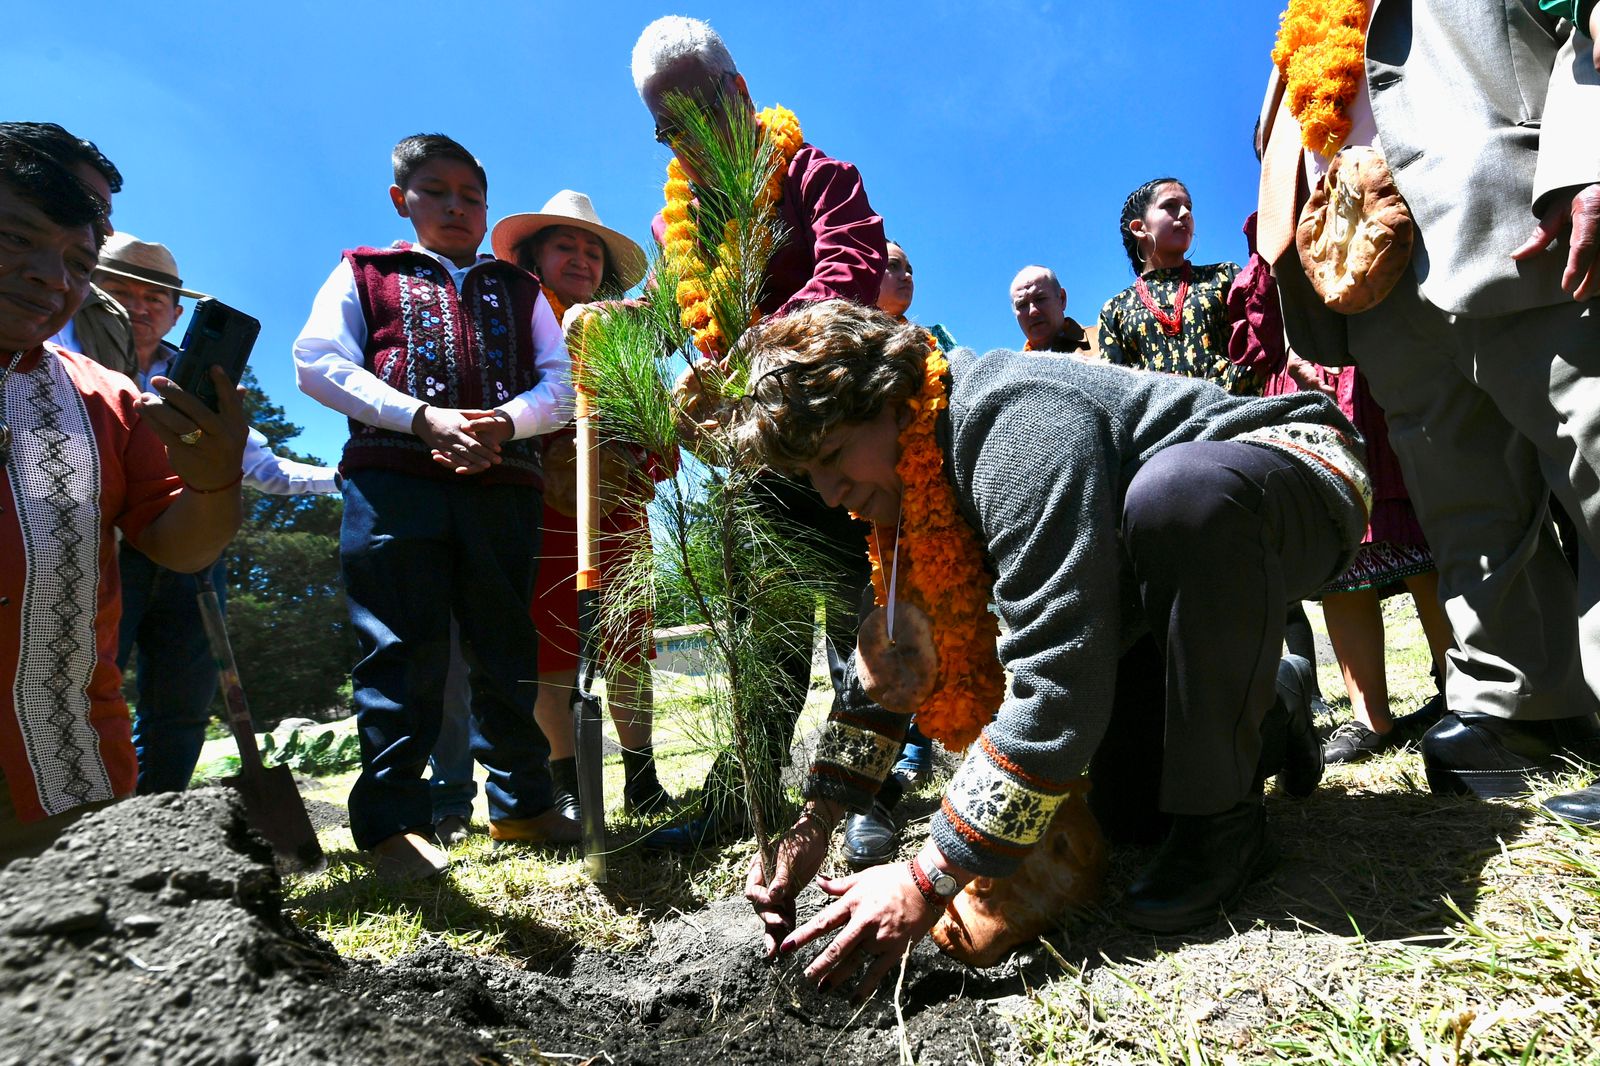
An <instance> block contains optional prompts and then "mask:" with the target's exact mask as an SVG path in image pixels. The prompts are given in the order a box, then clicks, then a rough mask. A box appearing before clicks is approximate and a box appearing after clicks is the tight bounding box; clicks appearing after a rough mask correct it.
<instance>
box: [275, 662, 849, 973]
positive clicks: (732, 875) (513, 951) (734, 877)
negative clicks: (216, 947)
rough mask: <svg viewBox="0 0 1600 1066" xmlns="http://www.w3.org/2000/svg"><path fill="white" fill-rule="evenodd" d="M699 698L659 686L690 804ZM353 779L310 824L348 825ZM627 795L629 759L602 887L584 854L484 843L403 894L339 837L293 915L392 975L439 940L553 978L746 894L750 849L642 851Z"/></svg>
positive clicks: (479, 813) (611, 789)
mask: <svg viewBox="0 0 1600 1066" xmlns="http://www.w3.org/2000/svg"><path fill="white" fill-rule="evenodd" d="M825 688H826V682H825V681H822V682H820V683H819V685H818V686H814V688H813V693H812V698H811V699H810V701H809V702H808V705H807V710H806V713H805V715H804V716H803V717H802V720H801V725H800V729H801V730H803V731H804V730H809V729H813V728H815V727H816V725H817V724H819V722H820V720H821V718H822V717H823V716H824V715H825V714H826V713H827V700H826V697H825V695H824V693H823V691H822V690H823V689H825ZM700 689H701V685H700V683H699V682H697V681H696V679H694V678H692V677H684V676H678V675H670V674H669V675H658V676H657V681H656V742H655V750H656V757H657V763H658V770H659V773H660V776H661V779H662V782H663V783H664V784H665V785H666V787H667V789H668V791H669V792H671V793H673V794H674V795H677V796H680V797H690V798H692V795H693V793H694V791H695V790H696V789H698V787H699V784H700V782H701V780H702V778H703V776H704V774H705V771H706V768H707V767H708V766H709V765H710V763H711V758H712V752H713V751H714V744H715V741H714V740H713V739H712V738H711V736H710V734H711V727H710V723H709V722H707V721H706V720H705V710H704V701H703V700H702V699H701V698H700ZM480 773H481V771H480ZM356 776H357V774H356V772H350V773H345V774H339V775H334V776H330V777H323V778H318V779H316V781H315V783H314V784H315V786H316V787H315V789H314V790H312V791H307V792H306V798H307V800H308V803H309V805H310V806H311V807H312V810H313V819H314V820H316V821H319V823H320V821H322V820H324V819H327V820H333V819H335V818H342V813H343V812H342V811H334V810H331V809H329V808H330V807H342V806H343V803H344V799H345V796H346V795H347V794H348V792H349V788H350V785H351V784H352V783H353V782H354V781H355V778H356ZM480 780H481V779H480ZM622 784H623V769H622V760H621V757H620V755H612V756H608V757H607V759H606V765H605V792H606V796H607V798H608V801H609V802H610V805H611V810H610V811H608V826H609V830H610V834H609V835H610V838H611V840H612V842H613V845H614V847H615V850H614V851H613V852H612V853H611V854H610V855H608V857H607V868H608V879H607V883H606V884H604V885H596V884H594V883H593V882H591V881H590V880H589V879H588V877H587V876H586V875H585V873H584V868H583V862H582V859H581V857H580V856H579V855H578V854H577V853H576V852H575V851H566V852H559V851H557V852H551V851H546V850H541V849H532V848H520V847H513V848H504V849H499V850H496V849H495V848H494V847H493V846H492V845H491V842H490V840H489V838H488V836H487V835H486V834H484V833H475V834H474V835H473V836H472V837H471V838H469V839H468V840H467V841H465V842H464V843H462V844H460V845H457V846H456V847H455V848H453V849H452V850H451V853H450V854H451V860H452V863H453V865H452V867H451V871H450V873H449V875H448V876H447V877H445V878H442V879H440V880H437V881H433V882H429V883H426V884H421V885H409V886H396V885H394V884H392V883H389V882H387V881H383V880H380V879H378V878H377V877H375V876H374V874H373V872H372V868H371V864H370V862H369V861H368V860H367V858H366V857H365V856H364V855H362V854H361V853H360V852H358V851H357V850H356V849H355V845H354V843H353V841H352V840H351V837H350V832H349V830H348V829H346V828H343V827H342V825H341V826H340V827H338V828H331V829H325V830H322V831H321V832H320V833H319V836H320V838H321V840H322V845H323V849H324V851H325V853H326V854H327V856H328V867H327V869H326V870H324V871H323V872H321V873H319V874H317V875H314V876H310V877H292V878H290V879H289V882H288V885H287V899H288V905H289V908H290V914H291V916H292V917H293V918H294V919H295V920H296V921H297V922H299V923H300V924H301V925H302V926H305V927H306V928H309V929H311V930H312V931H314V932H316V933H317V934H318V935H320V936H322V937H324V938H325V939H327V940H328V941H329V942H330V943H332V944H333V945H334V947H335V948H336V949H337V950H338V951H339V953H340V954H341V955H344V956H346V957H348V958H356V959H363V960H368V961H374V962H389V961H392V960H393V959H395V958H398V957H399V956H401V955H404V954H407V953H408V952H411V951H414V950H416V949H417V948H419V947H420V946H421V945H422V944H423V943H424V942H426V941H427V940H428V939H429V938H438V939H441V940H443V941H444V942H446V943H448V944H449V945H450V946H452V947H454V948H457V949H459V950H461V951H464V952H467V953H469V954H473V955H483V956H496V957H500V958H502V959H505V960H507V961H510V962H512V963H514V964H517V965H523V966H529V967H534V968H539V969H548V968H551V967H559V966H560V965H561V961H562V960H563V959H564V958H565V957H567V956H569V955H571V954H572V953H573V952H574V951H575V950H577V949H579V948H584V949H591V950H603V951H627V950H631V949H635V948H638V947H640V946H642V945H643V944H644V943H645V942H646V940H647V938H648V935H649V927H650V923H651V922H652V921H655V920H657V919H660V918H664V917H667V916H669V915H671V914H673V913H675V912H678V911H693V910H697V909H699V908H701V907H703V906H704V905H705V904H706V903H708V902H710V901H711V900H714V899H721V898H724V897H726V896H728V895H731V894H734V893H736V892H738V891H741V890H742V887H743V884H744V878H745V872H746V870H747V869H748V868H749V864H750V860H751V858H752V856H753V855H754V854H755V848H754V844H753V842H742V843H738V844H733V845H730V846H728V847H724V848H719V849H715V850H707V851H704V852H701V853H699V854H695V855H690V856H684V855H677V854H673V853H669V852H661V851H646V850H644V849H642V848H640V847H638V846H636V845H635V844H634V843H633V841H634V840H635V839H636V838H637V837H638V836H639V835H640V834H641V833H642V832H643V831H644V830H645V829H647V828H648V824H647V823H644V822H640V821H638V820H635V819H632V818H627V817H625V816H624V815H623V814H622V813H621V810H620V797H621V795H622ZM484 803H485V801H484V797H483V795H482V792H481V790H480V793H479V796H478V799H477V801H476V810H475V812H474V822H475V825H476V827H477V828H479V829H483V828H485V827H486V825H487V821H488V814H487V808H486V807H485V806H484ZM319 811H320V813H321V814H322V816H323V818H319V817H318V814H319Z"/></svg>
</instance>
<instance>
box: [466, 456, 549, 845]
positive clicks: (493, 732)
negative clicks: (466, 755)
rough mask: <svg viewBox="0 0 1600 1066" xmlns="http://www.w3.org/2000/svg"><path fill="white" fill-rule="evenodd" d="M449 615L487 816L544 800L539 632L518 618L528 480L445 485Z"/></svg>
mask: <svg viewBox="0 0 1600 1066" xmlns="http://www.w3.org/2000/svg"><path fill="white" fill-rule="evenodd" d="M450 488H451V489H452V490H453V491H452V493H451V510H450V515H451V520H452V522H453V523H454V551H453V562H452V566H453V581H454V587H455V591H456V595H455V599H454V611H455V618H456V622H457V624H458V625H459V626H460V631H461V651H462V655H463V656H464V658H465V659H466V662H467V672H468V678H469V681H470V685H471V690H472V697H471V704H472V718H473V724H474V726H475V728H474V730H473V736H472V754H473V756H474V757H475V758H476V759H477V760H478V762H479V764H480V765H482V766H483V768H484V770H485V771H486V772H487V774H488V782H487V783H486V784H485V786H484V794H485V795H486V796H487V797H488V800H489V820H490V821H491V822H498V821H505V820H509V819H516V818H531V817H533V816H535V815H538V814H542V813H543V812H544V811H546V810H548V809H549V808H550V806H551V805H552V804H553V803H554V789H553V787H552V785H551V783H550V742H549V741H548V740H546V739H545V736H544V734H543V733H542V732H540V731H539V726H538V725H537V724H536V723H535V722H534V718H533V704H534V698H535V697H536V696H537V695H538V693H539V685H538V672H537V671H538V649H539V638H538V636H537V634H536V633H535V631H534V628H533V619H532V618H531V617H530V616H529V614H528V601H529V598H530V597H531V596H532V595H533V577H534V565H535V557H536V555H537V553H538V550H539V512H540V505H541V502H542V498H541V497H540V495H539V493H538V491H537V490H535V489H534V488H532V487H531V486H521V485H472V484H470V483H467V484H461V485H456V484H452V485H450Z"/></svg>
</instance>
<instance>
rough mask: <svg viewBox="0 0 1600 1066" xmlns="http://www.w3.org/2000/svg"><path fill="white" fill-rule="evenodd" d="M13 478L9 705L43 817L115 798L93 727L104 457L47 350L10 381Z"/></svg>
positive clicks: (10, 473) (83, 410)
mask: <svg viewBox="0 0 1600 1066" xmlns="http://www.w3.org/2000/svg"><path fill="white" fill-rule="evenodd" d="M6 395H7V400H8V402H7V404H6V411H7V414H8V416H9V421H10V424H11V430H12V449H11V457H10V460H9V462H8V463H7V466H6V473H7V475H8V476H9V478H10V482H11V495H12V499H13V501H14V503H15V505H16V511H17V524H18V526H19V528H20V530H21V533H22V544H23V557H24V562H23V565H24V572H25V574H26V581H25V583H24V586H23V601H22V626H21V634H22V641H21V651H20V654H19V655H18V658H17V676H16V680H15V682H14V683H13V686H12V694H11V695H12V705H13V707H14V708H15V710H16V716H17V724H18V726H19V727H20V729H21V733H22V742H23V746H24V748H25V749H26V750H27V754H28V763H29V766H30V768H31V769H32V771H33V779H34V787H35V789H36V790H37V792H38V795H39V802H40V805H41V806H43V807H44V810H45V813H46V814H60V813H62V812H64V811H68V810H71V809H72V808H74V807H81V806H83V805H84V804H86V803H93V802H97V801H100V800H109V799H112V798H113V794H112V789H111V778H110V776H109V775H108V774H107V772H106V768H105V765H104V763H103V762H102V761H101V759H100V738H99V735H98V734H97V733H96V732H95V730H94V726H93V725H92V724H91V723H90V720H89V712H90V701H89V682H90V679H91V678H92V676H93V674H94V668H95V663H96V660H97V655H98V650H97V648H96V644H95V629H94V617H95V608H96V606H97V604H96V593H97V590H98V589H99V585H100V453H99V451H98V450H97V449H96V448H95V443H94V431H93V429H92V428H91V427H90V424H89V413H88V411H87V409H86V408H85V407H84V404H83V397H82V396H80V395H79V393H78V390H77V388H76V387H75V386H74V385H73V383H72V381H71V379H69V378H68V377H67V372H66V369H65V367H64V366H63V365H62V363H61V360H59V359H57V358H54V357H53V356H51V355H49V354H48V353H47V354H46V355H45V357H44V358H42V359H40V360H39V363H38V365H37V366H35V367H34V368H33V370H31V371H30V372H29V373H27V374H12V375H11V376H10V378H9V380H7V382H6Z"/></svg>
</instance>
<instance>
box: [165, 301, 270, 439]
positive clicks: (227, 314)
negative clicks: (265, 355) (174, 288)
mask: <svg viewBox="0 0 1600 1066" xmlns="http://www.w3.org/2000/svg"><path fill="white" fill-rule="evenodd" d="M260 332H261V323H260V322H257V321H256V320H255V319H253V318H251V317H250V316H249V315H247V314H245V313H244V312H243V311H239V310H236V309H235V308H232V307H229V306H228V305H227V304H225V303H223V302H221V301H220V300H213V299H212V298H211V297H209V296H207V297H206V298H205V299H203V300H200V301H198V302H197V303H196V304H195V305H194V311H193V312H191V314H190V317H189V330H188V332H186V333H185V334H184V335H183V346H182V347H181V348H180V349H179V350H178V355H177V358H175V359H173V361H172V365H171V366H169V367H168V368H167V377H169V378H171V379H172V380H173V382H174V383H176V384H177V386H178V387H179V388H181V389H183V390H184V391H185V392H188V393H192V394H193V395H195V396H197V397H199V399H200V400H201V402H203V403H204V404H205V405H206V406H207V407H209V408H211V409H212V410H213V411H215V410H216V409H217V389H216V386H215V385H214V384H213V383H212V381H211V368H212V367H214V366H220V367H222V369H223V370H224V371H226V372H227V374H228V380H229V381H231V382H233V383H234V384H235V385H237V384H239V378H240V377H241V376H242V375H243V374H244V365H245V363H247V362H248V361H249V360H250V349H251V348H254V347H255V344H256V335H257V334H258V333H260Z"/></svg>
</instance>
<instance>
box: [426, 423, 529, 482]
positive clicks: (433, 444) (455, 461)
mask: <svg viewBox="0 0 1600 1066" xmlns="http://www.w3.org/2000/svg"><path fill="white" fill-rule="evenodd" d="M490 418H494V419H496V420H498V421H500V422H502V423H505V422H506V420H505V419H504V418H501V417H500V416H499V414H498V412H495V411H458V410H455V409H453V408H449V407H423V408H420V409H418V411H417V413H416V415H415V417H413V418H412V419H411V432H413V433H415V434H416V435H417V436H419V437H421V438H422V440H423V442H424V443H426V444H427V445H428V447H429V448H430V449H431V450H432V452H433V460H434V462H436V463H439V464H441V465H443V466H448V467H449V468H450V469H451V470H454V471H455V472H456V473H458V474H481V473H482V472H483V471H485V470H487V469H489V468H490V467H491V466H493V465H495V464H496V463H498V462H500V445H501V444H502V443H503V441H504V438H502V439H500V440H495V439H494V436H493V435H494V434H495V433H496V432H499V431H497V430H493V429H492V428H491V427H489V426H487V425H480V423H483V422H485V421H486V420H487V419H490ZM504 432H505V437H507V438H508V437H510V435H511V430H510V425H509V423H506V428H505V430H504Z"/></svg>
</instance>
